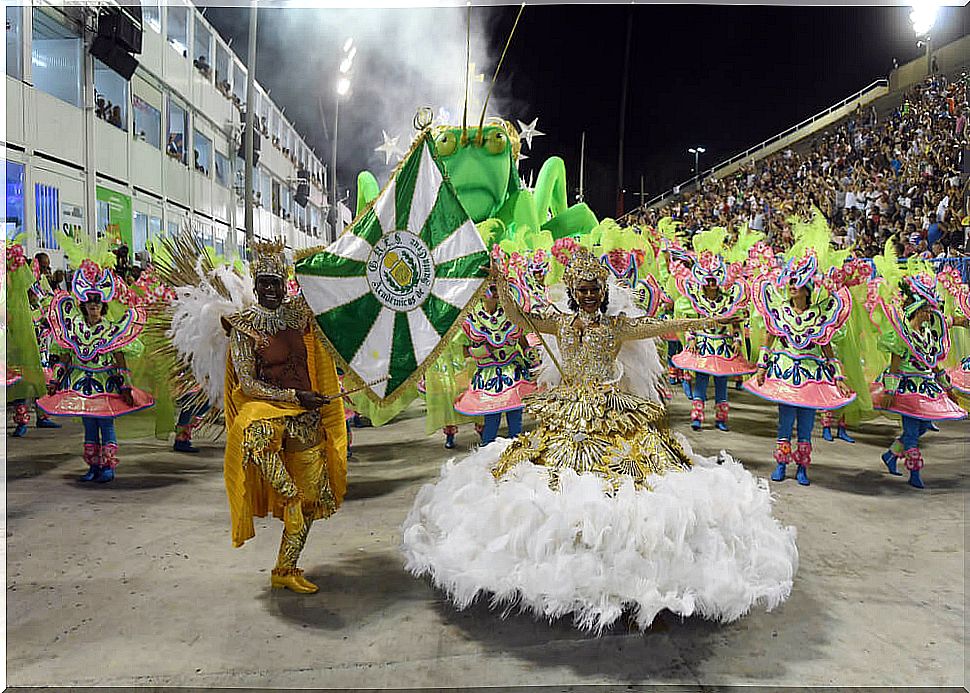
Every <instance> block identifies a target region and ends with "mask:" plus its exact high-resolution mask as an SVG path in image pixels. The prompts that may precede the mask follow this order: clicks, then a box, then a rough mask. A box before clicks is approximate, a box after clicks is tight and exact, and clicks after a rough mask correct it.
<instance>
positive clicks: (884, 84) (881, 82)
mask: <svg viewBox="0 0 970 693" xmlns="http://www.w3.org/2000/svg"><path fill="white" fill-rule="evenodd" d="M879 88H887V89H888V88H889V80H888V79H877V80H876V81H875V82H873V83H872V84H870V85H869V86H867V87H863V88H862V89H860V90H859V91H857V92H856V93H854V94H853V95H852V96H848V97H846V98H844V99H842V100H841V101H839V102H838V103H837V104H834V105H832V106H829V107H828V108H826V109H825V110H824V111H821V112H819V113H816V114H815V115H813V116H812V117H810V118H806V119H805V120H803V121H802V122H800V123H798V124H797V125H793V126H792V127H790V128H788V129H787V130H785V131H784V132H779V133H778V134H777V135H775V136H773V137H769V138H768V139H766V140H765V141H764V142H762V143H760V144H756V145H755V146H753V147H750V148H748V149H746V150H744V151H743V152H741V153H740V154H735V155H734V156H732V157H731V158H730V159H726V160H724V161H722V162H721V163H719V164H717V165H715V166H713V167H711V168H709V169H708V170H706V171H704V172H702V173H698V174H697V175H695V176H693V177H692V178H689V179H687V180H685V181H684V182H683V183H681V184H679V185H676V186H674V187H673V188H671V189H670V190H668V191H667V192H664V193H660V194H659V195H657V196H656V197H654V198H652V199H651V200H649V201H647V202H646V203H643V204H641V205H639V206H638V207H636V208H635V209H632V210H630V211H629V212H627V213H626V214H624V215H623V216H622V217H621V218H620V220H623V219H626V218H627V217H629V216H631V215H633V214H637V213H639V212H641V211H643V210H646V209H649V208H650V207H652V206H653V205H655V204H657V203H658V202H662V201H663V200H665V199H667V198H668V197H670V196H672V195H674V194H677V193H679V192H680V191H681V190H683V189H684V188H688V187H690V186H691V185H694V184H696V183H699V182H700V181H701V180H703V179H704V178H708V177H710V176H711V175H713V174H714V173H716V172H717V171H720V170H721V169H723V168H725V167H727V166H730V165H732V164H736V163H738V162H739V161H742V160H744V159H747V158H748V157H749V156H751V155H753V154H757V153H758V152H760V151H762V150H764V149H767V148H768V147H770V146H771V145H773V144H775V143H777V142H779V141H781V140H783V139H785V138H786V137H790V136H791V135H793V134H794V133H796V132H798V131H799V130H801V129H803V128H806V127H808V126H810V125H812V124H813V123H816V122H818V121H819V120H821V119H822V118H826V117H828V116H830V115H831V114H832V113H834V112H835V111H837V110H839V109H840V108H843V107H845V106H847V105H849V104H851V103H852V102H854V101H858V100H860V99H861V98H862V97H863V96H865V95H866V94H868V93H869V92H871V91H873V90H875V89H879Z"/></svg>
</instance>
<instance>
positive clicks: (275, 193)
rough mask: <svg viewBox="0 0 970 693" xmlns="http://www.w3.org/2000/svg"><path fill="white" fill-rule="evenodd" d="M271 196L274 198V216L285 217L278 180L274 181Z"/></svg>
mask: <svg viewBox="0 0 970 693" xmlns="http://www.w3.org/2000/svg"><path fill="white" fill-rule="evenodd" d="M270 194H271V195H272V197H273V214H275V215H276V216H278V217H281V216H283V208H282V206H281V204H280V182H279V181H278V180H274V181H273V184H272V187H271V193H270Z"/></svg>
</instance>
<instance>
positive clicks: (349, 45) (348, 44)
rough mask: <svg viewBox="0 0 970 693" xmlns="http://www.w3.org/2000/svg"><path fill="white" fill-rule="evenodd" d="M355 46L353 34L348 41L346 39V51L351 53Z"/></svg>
mask: <svg viewBox="0 0 970 693" xmlns="http://www.w3.org/2000/svg"><path fill="white" fill-rule="evenodd" d="M353 47H354V37H353V36H351V37H350V38H348V39H347V40H346V41H344V53H349V52H350V49H351V48H353Z"/></svg>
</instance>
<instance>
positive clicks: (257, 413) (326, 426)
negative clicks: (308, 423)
mask: <svg viewBox="0 0 970 693" xmlns="http://www.w3.org/2000/svg"><path fill="white" fill-rule="evenodd" d="M303 343H304V344H305V345H306V351H307V365H308V367H309V371H310V383H311V384H312V386H313V389H314V391H316V392H320V393H322V394H324V395H330V396H333V395H336V394H338V393H339V392H340V384H339V382H338V380H337V368H336V366H335V365H334V362H333V359H332V358H331V357H330V355H329V354H327V353H326V351H325V350H324V348H323V345H322V344H321V343H320V341H319V340H318V339H316V338H315V336H314V335H313V334H312V333H307V334H306V335H304V336H303ZM304 411H306V410H305V409H303V408H302V407H300V406H299V405H296V404H288V403H285V402H268V401H265V400H256V399H252V398H250V397H247V396H246V395H245V394H244V393H243V391H242V389H241V388H240V387H239V379H238V378H237V377H236V370H235V368H234V367H233V364H232V358H231V356H230V357H229V358H227V359H226V397H225V415H226V431H227V439H226V459H225V464H224V467H223V471H224V474H225V479H226V493H227V494H228V495H229V512H230V514H231V516H232V544H233V546H242V545H243V543H244V542H245V541H246V540H248V539H252V538H253V537H254V536H256V532H255V530H254V528H253V518H254V517H266V515H268V514H269V512H270V511H272V513H273V515H274V516H275V517H280V518H281V517H282V516H283V507H284V503H283V499H282V498H281V497H280V496H279V494H277V493H276V491H274V490H273V488H272V487H271V486H270V485H269V484H268V483H267V482H266V481H265V479H263V476H262V474H261V473H260V471H259V470H258V469H256V468H255V467H254V466H253V465H244V464H243V432H244V431H245V430H246V428H247V427H248V426H249V425H250V424H251V423H253V422H254V421H258V420H265V419H278V418H281V417H286V416H296V415H297V414H300V413H302V412H304ZM320 429H321V431H322V432H323V433H324V434H325V435H324V442H323V443H322V447H323V451H324V454H325V455H326V460H327V472H328V474H329V475H330V487H331V489H332V490H333V495H334V498H335V500H336V502H337V507H340V503H341V501H342V500H343V497H344V494H345V493H346V491H347V428H346V423H345V420H344V405H343V400H339V399H337V400H334V401H332V402H331V403H330V404H328V405H327V406H325V407H323V408H322V409H321V410H320ZM282 442H283V441H282V440H277V441H273V444H274V445H276V446H277V449H278V446H280V445H282Z"/></svg>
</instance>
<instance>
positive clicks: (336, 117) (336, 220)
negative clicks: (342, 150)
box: [330, 94, 340, 240]
mask: <svg viewBox="0 0 970 693" xmlns="http://www.w3.org/2000/svg"><path fill="white" fill-rule="evenodd" d="M339 121H340V95H339V94H337V100H336V102H335V104H334V107H333V159H332V166H331V168H330V185H331V186H332V195H331V198H330V215H331V217H332V219H333V240H337V236H338V235H340V233H339V231H338V227H339V225H340V211H339V210H338V209H337V123H338V122H339Z"/></svg>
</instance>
